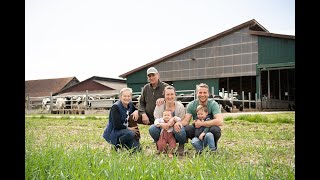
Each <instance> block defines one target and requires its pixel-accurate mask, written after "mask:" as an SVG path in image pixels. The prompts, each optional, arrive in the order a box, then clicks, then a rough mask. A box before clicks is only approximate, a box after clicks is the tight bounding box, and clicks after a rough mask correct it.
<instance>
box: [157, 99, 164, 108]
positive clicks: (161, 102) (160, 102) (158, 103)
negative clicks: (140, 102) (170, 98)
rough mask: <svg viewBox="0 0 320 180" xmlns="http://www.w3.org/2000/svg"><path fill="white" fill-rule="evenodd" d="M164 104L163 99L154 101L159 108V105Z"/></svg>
mask: <svg viewBox="0 0 320 180" xmlns="http://www.w3.org/2000/svg"><path fill="white" fill-rule="evenodd" d="M163 103H164V98H159V99H157V101H156V105H157V106H160V105H162V104H163Z"/></svg>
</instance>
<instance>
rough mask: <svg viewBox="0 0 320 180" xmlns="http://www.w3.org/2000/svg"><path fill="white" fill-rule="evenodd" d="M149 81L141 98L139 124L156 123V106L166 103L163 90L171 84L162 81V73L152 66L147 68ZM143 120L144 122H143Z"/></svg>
mask: <svg viewBox="0 0 320 180" xmlns="http://www.w3.org/2000/svg"><path fill="white" fill-rule="evenodd" d="M147 76H148V81H149V83H147V84H146V85H144V87H143V90H142V94H141V96H140V100H139V108H138V109H139V118H138V120H137V122H138V123H139V124H142V123H143V124H147V125H151V124H153V123H154V116H153V112H154V108H155V107H156V105H161V104H163V103H164V95H163V90H164V88H165V87H166V86H168V85H169V84H167V83H165V82H162V81H160V74H159V73H158V70H157V69H156V68H154V67H150V68H149V69H148V70H147ZM141 121H142V122H141Z"/></svg>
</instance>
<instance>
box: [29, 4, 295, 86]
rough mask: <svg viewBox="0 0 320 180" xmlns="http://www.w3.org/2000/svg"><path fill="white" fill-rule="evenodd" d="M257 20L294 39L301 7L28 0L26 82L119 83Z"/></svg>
mask: <svg viewBox="0 0 320 180" xmlns="http://www.w3.org/2000/svg"><path fill="white" fill-rule="evenodd" d="M252 19H255V20H256V21H258V22H259V24H261V25H262V26H263V27H265V28H266V29H267V30H268V31H269V32H271V33H276V34H286V35H295V1H294V0H241V1H240V0H222V1H218V0H25V80H26V81H27V80H38V79H55V78H65V77H76V78H77V79H78V80H79V81H83V80H86V79H88V78H91V77H92V76H100V77H107V78H120V77H119V76H120V75H121V74H124V73H127V72H129V71H131V70H133V69H135V68H138V67H140V66H143V65H145V64H147V63H150V62H152V61H154V60H157V59H160V58H162V57H164V56H166V55H168V54H171V53H173V52H176V51H178V50H180V49H183V48H185V47H187V46H190V45H192V44H195V43H197V42H199V41H201V40H204V39H206V38H209V37H211V36H214V35H216V34H218V33H221V32H223V31H225V30H228V29H230V28H232V27H234V26H237V25H240V24H242V23H244V22H247V21H249V20H252ZM120 79H121V78H120Z"/></svg>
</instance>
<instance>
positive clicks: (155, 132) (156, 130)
mask: <svg viewBox="0 0 320 180" xmlns="http://www.w3.org/2000/svg"><path fill="white" fill-rule="evenodd" d="M160 132H161V128H160V127H156V125H154V124H152V125H151V126H150V127H149V134H150V136H151V137H152V139H153V140H154V142H155V143H156V142H157V141H158V140H159V138H160ZM173 133H174V137H175V138H176V141H177V142H178V143H179V144H184V143H186V142H187V134H186V131H185V128H184V127H182V128H181V129H180V132H176V131H175V130H174V129H173Z"/></svg>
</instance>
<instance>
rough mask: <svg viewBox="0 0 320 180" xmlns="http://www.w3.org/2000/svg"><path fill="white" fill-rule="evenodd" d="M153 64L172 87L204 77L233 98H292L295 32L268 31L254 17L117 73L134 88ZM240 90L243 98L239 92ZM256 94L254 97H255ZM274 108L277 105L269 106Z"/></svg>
mask: <svg viewBox="0 0 320 180" xmlns="http://www.w3.org/2000/svg"><path fill="white" fill-rule="evenodd" d="M152 66H154V67H155V68H157V70H158V71H159V73H160V79H161V80H162V81H165V82H167V83H169V84H171V85H173V86H174V87H175V88H176V89H177V90H192V89H195V87H196V85H197V84H199V83H201V82H204V83H206V84H208V85H209V86H210V87H212V88H213V90H212V91H214V92H211V93H214V94H218V92H219V91H220V92H221V91H224V92H231V90H232V91H233V92H234V93H235V92H237V93H238V95H239V96H240V97H239V99H247V97H246V96H248V95H250V99H255V98H256V97H257V98H258V99H268V100H269V101H268V102H272V100H274V101H289V102H293V103H294V101H295V36H292V35H284V34H276V33H270V32H269V31H268V30H267V29H266V28H265V27H263V26H262V25H261V24H260V23H258V22H257V21H256V20H255V19H252V20H249V21H247V22H244V23H242V24H240V25H238V26H235V27H232V28H230V29H227V30H226V31H223V32H221V33H218V34H216V35H214V36H212V37H209V38H207V39H204V40H201V41H199V42H197V43H195V44H192V45H190V46H187V47H185V48H182V49H180V50H178V51H175V52H173V53H171V54H168V55H166V56H164V57H162V58H159V59H157V60H154V61H152V62H150V63H147V64H145V65H143V66H140V67H138V68H135V69H133V70H131V71H129V72H127V73H124V74H121V75H120V76H119V77H122V78H126V83H127V86H128V87H131V88H132V89H133V91H134V92H140V91H141V88H142V87H143V86H144V85H145V84H146V83H147V82H148V81H147V75H146V70H147V69H148V68H149V67H152ZM243 92H244V97H242V94H243ZM255 95H256V97H255ZM274 107H277V106H274Z"/></svg>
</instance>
